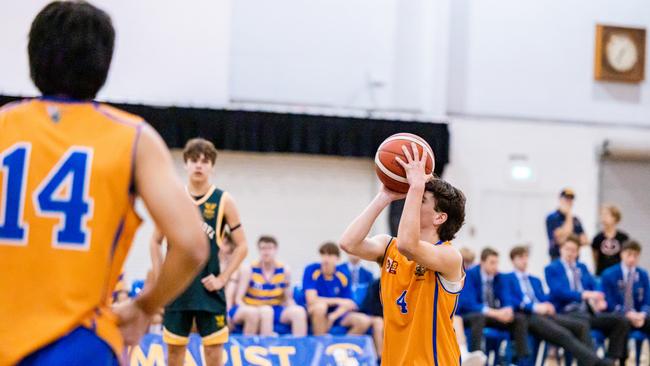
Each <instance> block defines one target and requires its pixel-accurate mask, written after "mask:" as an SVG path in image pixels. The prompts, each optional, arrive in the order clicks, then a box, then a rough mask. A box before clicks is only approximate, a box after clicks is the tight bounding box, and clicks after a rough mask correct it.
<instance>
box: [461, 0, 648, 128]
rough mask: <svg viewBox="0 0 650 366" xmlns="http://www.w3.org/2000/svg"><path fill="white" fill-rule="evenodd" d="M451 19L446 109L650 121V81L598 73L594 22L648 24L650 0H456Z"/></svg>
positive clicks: (483, 113)
mask: <svg viewBox="0 0 650 366" xmlns="http://www.w3.org/2000/svg"><path fill="white" fill-rule="evenodd" d="M451 22H452V26H451V34H452V38H451V53H450V62H449V63H450V80H449V94H448V95H449V106H448V111H449V112H451V113H454V114H460V115H473V116H486V115H489V116H495V117H525V118H536V119H541V120H545V119H555V120H562V121H566V120H569V121H584V122H610V123H626V124H645V125H649V124H650V83H648V82H647V81H645V82H643V83H641V84H638V85H626V84H620V83H605V82H596V81H594V79H593V73H594V71H593V64H594V52H595V51H594V49H595V48H594V45H595V28H596V23H606V24H619V25H626V26H640V27H645V28H650V3H648V2H647V1H643V0H621V1H616V2H615V3H612V2H611V1H607V0H595V1H593V0H580V1H568V2H567V1H561V0H549V1H532V0H527V1H521V0H485V1H470V0H459V1H454V2H453V4H452V20H451ZM646 49H649V48H648V47H647V46H646ZM649 59H650V57H648V58H647V60H646V70H649V69H650V68H649V65H650V63H649V62H648V60H649Z"/></svg>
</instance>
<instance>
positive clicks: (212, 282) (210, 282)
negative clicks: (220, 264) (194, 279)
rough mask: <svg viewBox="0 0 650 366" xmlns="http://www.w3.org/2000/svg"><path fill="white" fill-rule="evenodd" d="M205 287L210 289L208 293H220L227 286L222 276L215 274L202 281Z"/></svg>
mask: <svg viewBox="0 0 650 366" xmlns="http://www.w3.org/2000/svg"><path fill="white" fill-rule="evenodd" d="M201 283H203V286H204V287H205V288H206V289H208V291H219V290H221V289H222V288H224V287H225V286H226V280H224V279H223V278H222V277H221V276H215V275H213V274H211V275H209V276H206V277H204V278H203V279H202V280H201Z"/></svg>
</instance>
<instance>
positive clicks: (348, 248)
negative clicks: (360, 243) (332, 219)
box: [339, 238, 354, 254]
mask: <svg viewBox="0 0 650 366" xmlns="http://www.w3.org/2000/svg"><path fill="white" fill-rule="evenodd" d="M339 247H340V248H341V249H342V250H343V251H344V252H346V253H348V254H353V253H352V251H353V250H354V244H353V243H352V242H350V241H349V240H345V239H343V238H341V239H339Z"/></svg>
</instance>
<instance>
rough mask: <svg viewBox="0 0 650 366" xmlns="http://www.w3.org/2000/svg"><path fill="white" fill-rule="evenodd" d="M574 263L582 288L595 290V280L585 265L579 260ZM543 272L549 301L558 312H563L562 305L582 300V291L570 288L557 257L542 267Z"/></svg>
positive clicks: (562, 266)
mask: <svg viewBox="0 0 650 366" xmlns="http://www.w3.org/2000/svg"><path fill="white" fill-rule="evenodd" d="M576 265H577V267H578V269H579V270H580V282H582V288H583V289H584V290H587V291H596V281H595V280H594V277H593V276H592V275H591V273H589V269H587V266H585V265H584V263H581V262H576ZM544 274H545V275H546V283H547V284H548V288H549V290H550V299H551V302H552V303H553V305H554V306H555V310H556V311H557V312H558V313H561V312H563V310H564V307H565V306H567V305H569V304H571V303H574V302H582V293H581V292H579V291H574V290H572V289H571V282H569V279H568V278H567V275H566V271H565V270H564V265H562V262H561V261H560V260H559V259H556V260H554V261H553V262H551V264H549V265H548V266H546V268H544Z"/></svg>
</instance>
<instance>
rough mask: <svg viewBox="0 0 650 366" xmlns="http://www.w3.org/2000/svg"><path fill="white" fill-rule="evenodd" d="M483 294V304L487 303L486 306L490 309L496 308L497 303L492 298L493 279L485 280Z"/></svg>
mask: <svg viewBox="0 0 650 366" xmlns="http://www.w3.org/2000/svg"><path fill="white" fill-rule="evenodd" d="M483 294H484V296H485V297H484V298H485V302H487V304H488V306H489V307H491V308H496V307H497V301H496V298H495V297H494V279H492V278H488V279H487V280H485V285H484V288H483Z"/></svg>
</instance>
